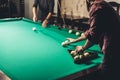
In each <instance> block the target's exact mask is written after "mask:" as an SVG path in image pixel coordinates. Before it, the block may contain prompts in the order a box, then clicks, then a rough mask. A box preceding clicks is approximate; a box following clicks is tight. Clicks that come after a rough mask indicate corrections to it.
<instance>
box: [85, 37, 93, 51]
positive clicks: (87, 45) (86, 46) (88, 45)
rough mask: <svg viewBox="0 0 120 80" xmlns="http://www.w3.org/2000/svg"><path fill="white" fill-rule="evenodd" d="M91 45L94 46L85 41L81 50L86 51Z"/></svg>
mask: <svg viewBox="0 0 120 80" xmlns="http://www.w3.org/2000/svg"><path fill="white" fill-rule="evenodd" d="M93 45H94V44H93V43H92V42H90V41H89V40H88V39H87V40H86V42H85V44H84V45H83V50H86V49H88V48H90V47H91V46H93Z"/></svg>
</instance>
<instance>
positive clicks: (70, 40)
mask: <svg viewBox="0 0 120 80" xmlns="http://www.w3.org/2000/svg"><path fill="white" fill-rule="evenodd" d="M66 40H69V42H71V43H72V42H74V41H75V39H73V38H66Z"/></svg>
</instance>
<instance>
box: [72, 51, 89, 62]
mask: <svg viewBox="0 0 120 80" xmlns="http://www.w3.org/2000/svg"><path fill="white" fill-rule="evenodd" d="M70 54H71V55H72V56H73V58H74V60H78V59H83V58H85V57H88V56H90V54H89V53H88V52H85V53H83V54H78V53H77V52H76V51H71V53H70Z"/></svg>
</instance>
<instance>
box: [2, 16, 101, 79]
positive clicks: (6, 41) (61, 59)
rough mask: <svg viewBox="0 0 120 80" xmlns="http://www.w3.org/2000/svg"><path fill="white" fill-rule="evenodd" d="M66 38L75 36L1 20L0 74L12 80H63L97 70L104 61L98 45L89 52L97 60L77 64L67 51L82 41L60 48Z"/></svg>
mask: <svg viewBox="0 0 120 80" xmlns="http://www.w3.org/2000/svg"><path fill="white" fill-rule="evenodd" d="M33 27H36V31H33V30H32V28H33ZM67 37H72V38H77V37H78V36H76V35H75V34H74V33H72V34H69V33H68V29H66V28H62V29H58V27H57V26H53V25H48V27H47V28H43V27H42V26H41V23H38V22H33V21H32V20H30V19H27V18H5V19H0V71H2V72H3V73H4V74H5V75H6V76H7V77H9V79H11V80H54V79H61V80H63V79H75V78H77V77H80V76H83V75H86V74H88V73H91V72H93V71H95V70H97V67H98V66H99V65H100V64H101V63H102V59H103V54H102V53H101V50H100V48H99V46H98V45H94V46H93V47H91V48H89V49H88V51H95V52H97V54H98V56H99V57H98V58H95V59H93V60H90V61H88V63H81V64H76V63H74V60H73V58H72V57H71V55H70V54H69V52H68V49H70V50H73V49H75V47H76V46H77V45H83V44H84V42H85V41H81V42H77V43H73V44H70V45H68V46H62V45H61V43H62V42H63V41H65V39H66V38H67Z"/></svg>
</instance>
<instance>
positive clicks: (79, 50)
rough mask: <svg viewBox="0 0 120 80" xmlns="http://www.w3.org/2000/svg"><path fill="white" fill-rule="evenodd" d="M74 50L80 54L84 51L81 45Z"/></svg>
mask: <svg viewBox="0 0 120 80" xmlns="http://www.w3.org/2000/svg"><path fill="white" fill-rule="evenodd" d="M75 51H76V52H77V53H78V54H82V53H83V52H84V48H83V46H77V47H76V49H75Z"/></svg>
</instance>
